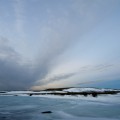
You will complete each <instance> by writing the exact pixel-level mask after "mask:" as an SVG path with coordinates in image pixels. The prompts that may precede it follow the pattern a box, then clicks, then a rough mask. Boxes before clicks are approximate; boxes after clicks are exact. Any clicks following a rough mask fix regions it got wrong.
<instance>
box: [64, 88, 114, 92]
mask: <svg viewBox="0 0 120 120" xmlns="http://www.w3.org/2000/svg"><path fill="white" fill-rule="evenodd" d="M106 90H107V91H111V90H112V89H97V88H69V89H65V90H63V91H65V92H89V91H93V92H104V91H106ZM112 91H113V90H112ZM114 91H115V90H114Z"/></svg>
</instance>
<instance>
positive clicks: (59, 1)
mask: <svg viewBox="0 0 120 120" xmlns="http://www.w3.org/2000/svg"><path fill="white" fill-rule="evenodd" d="M119 53H120V0H0V90H40V89H46V88H58V87H76V86H77V87H83V86H85V87H89V86H90V87H105V88H119V89H120V54H119Z"/></svg>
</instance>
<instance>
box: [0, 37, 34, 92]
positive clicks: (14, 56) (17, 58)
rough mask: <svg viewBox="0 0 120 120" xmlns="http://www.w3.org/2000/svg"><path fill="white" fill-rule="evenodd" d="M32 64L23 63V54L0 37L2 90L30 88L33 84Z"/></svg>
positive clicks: (0, 81)
mask: <svg viewBox="0 0 120 120" xmlns="http://www.w3.org/2000/svg"><path fill="white" fill-rule="evenodd" d="M33 80H34V79H33V74H32V69H31V66H29V65H27V64H23V62H22V57H21V55H20V54H19V53H18V52H16V51H15V50H14V49H13V48H12V47H10V46H9V40H7V39H5V38H1V39H0V90H20V89H28V88H29V87H30V86H31V85H32V84H33V82H34V81H33Z"/></svg>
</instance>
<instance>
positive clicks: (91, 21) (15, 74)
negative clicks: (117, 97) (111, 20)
mask: <svg viewBox="0 0 120 120" xmlns="http://www.w3.org/2000/svg"><path fill="white" fill-rule="evenodd" d="M38 2H39V1H38ZM99 3H100V1H99V0H98V1H97V2H96V0H93V1H92V2H89V0H87V1H85V0H81V1H79V0H76V1H72V4H70V6H69V8H67V9H66V6H63V8H60V10H61V9H62V13H61V12H60V11H59V10H58V9H57V8H53V7H50V6H49V4H48V6H49V7H50V8H49V9H50V11H51V13H50V14H49V15H48V16H44V17H43V19H45V20H46V22H45V24H44V25H43V26H42V25H41V26H42V27H41V28H40V36H39V37H38V41H40V42H39V44H40V45H37V46H39V54H38V56H37V58H35V61H32V62H30V63H28V62H27V60H26V61H24V60H23V59H24V57H23V56H22V55H20V54H19V53H18V52H17V51H16V50H15V49H14V48H13V47H10V46H9V44H8V43H9V40H7V39H6V40H5V39H3V38H1V39H0V66H1V67H0V89H1V90H2V89H8V90H18V89H29V88H33V89H34V88H36V87H37V89H40V88H41V87H42V86H45V85H46V86H47V87H50V86H52V85H53V86H54V85H55V84H57V82H58V86H59V85H60V84H61V86H62V85H63V84H64V80H67V79H70V78H72V77H73V76H76V75H77V74H79V72H78V73H76V72H75V73H74V72H73V73H66V74H58V75H50V74H51V71H53V70H54V69H55V62H56V61H57V59H59V57H60V56H61V55H62V54H63V53H65V52H66V51H67V50H69V48H71V47H73V46H74V45H75V44H77V43H78V41H79V42H81V41H82V39H81V38H82V36H84V35H85V34H87V33H88V32H89V31H91V30H92V29H93V28H94V27H95V26H96V25H97V24H98V23H99V22H100V21H101V20H103V19H104V16H106V15H107V13H108V12H109V10H111V8H110V7H109V9H106V6H107V4H105V5H104V1H103V2H102V4H99ZM108 3H109V2H108ZM56 6H57V5H56ZM54 7H55V6H54ZM14 10H15V13H16V28H17V30H18V32H19V33H20V34H21V35H24V3H23V0H15V1H14ZM47 10H48V8H47ZM55 10H56V11H55ZM101 10H102V11H101ZM104 10H105V11H104ZM38 13H39V11H38ZM43 13H44V11H43ZM55 13H57V15H56V14H55ZM66 13H67V14H66ZM103 13H104V14H103ZM31 27H32V26H31ZM29 38H30V37H29ZM36 38H37V37H36ZM28 41H29V40H28ZM35 41H36V40H35ZM21 42H23V40H21ZM31 48H32V46H31ZM32 50H33V49H32ZM32 50H31V51H32ZM108 67H110V65H108V66H107V65H100V66H95V67H93V68H92V70H93V71H100V70H103V69H106V68H108ZM89 70H91V68H89V67H87V68H82V71H85V72H86V71H87V72H89ZM50 76H52V77H50ZM88 76H89V75H88ZM78 81H79V80H77V82H75V84H77V83H78ZM73 82H74V81H73ZM65 83H67V84H68V85H69V84H70V83H69V81H66V82H65ZM49 85H50V86H49Z"/></svg>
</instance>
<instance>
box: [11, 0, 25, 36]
mask: <svg viewBox="0 0 120 120" xmlns="http://www.w3.org/2000/svg"><path fill="white" fill-rule="evenodd" d="M13 6H14V12H15V17H16V22H15V26H16V29H17V32H18V33H19V34H21V35H24V19H25V15H24V13H25V11H24V1H23V0H13Z"/></svg>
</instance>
